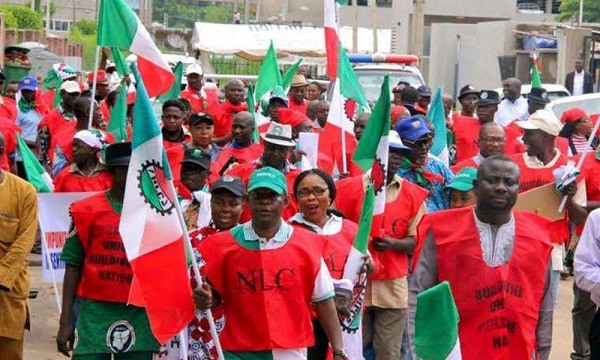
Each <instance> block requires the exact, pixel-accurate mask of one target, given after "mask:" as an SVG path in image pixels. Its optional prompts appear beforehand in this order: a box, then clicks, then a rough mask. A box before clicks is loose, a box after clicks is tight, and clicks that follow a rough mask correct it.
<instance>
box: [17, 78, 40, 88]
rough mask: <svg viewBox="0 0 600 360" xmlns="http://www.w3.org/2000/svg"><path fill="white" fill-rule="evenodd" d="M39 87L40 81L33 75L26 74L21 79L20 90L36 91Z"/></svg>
mask: <svg viewBox="0 0 600 360" xmlns="http://www.w3.org/2000/svg"><path fill="white" fill-rule="evenodd" d="M37 87H38V81H37V79H36V78H34V77H33V76H25V77H23V78H21V80H19V90H30V91H35V90H37Z"/></svg>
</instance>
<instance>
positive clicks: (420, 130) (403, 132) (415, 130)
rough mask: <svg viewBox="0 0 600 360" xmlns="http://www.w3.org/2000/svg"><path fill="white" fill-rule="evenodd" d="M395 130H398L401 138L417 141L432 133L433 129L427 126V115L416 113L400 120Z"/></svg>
mask: <svg viewBox="0 0 600 360" xmlns="http://www.w3.org/2000/svg"><path fill="white" fill-rule="evenodd" d="M394 130H396V131H397V132H398V135H400V138H402V139H406V140H408V141H415V140H418V139H420V138H422V137H423V136H426V135H431V130H429V128H428V127H427V123H426V122H425V117H424V116H422V115H415V116H411V117H408V118H406V119H402V120H400V121H398V122H397V123H396V126H395V127H394Z"/></svg>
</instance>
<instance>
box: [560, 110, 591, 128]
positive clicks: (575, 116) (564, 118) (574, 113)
mask: <svg viewBox="0 0 600 360" xmlns="http://www.w3.org/2000/svg"><path fill="white" fill-rule="evenodd" d="M585 116H587V114H586V113H585V111H583V110H582V109H580V108H577V107H574V108H570V109H569V110H567V111H565V112H563V113H562V115H561V116H560V122H562V123H563V124H566V123H568V122H572V121H578V120H581V119H582V118H583V117H585Z"/></svg>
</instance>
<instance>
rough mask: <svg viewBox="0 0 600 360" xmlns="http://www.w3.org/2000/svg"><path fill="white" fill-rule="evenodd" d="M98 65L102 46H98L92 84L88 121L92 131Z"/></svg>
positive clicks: (89, 128)
mask: <svg viewBox="0 0 600 360" xmlns="http://www.w3.org/2000/svg"><path fill="white" fill-rule="evenodd" d="M98 65H100V46H97V45H96V55H95V57H94V81H93V83H92V96H91V98H90V117H89V120H88V130H92V120H93V119H94V111H93V109H94V101H95V99H94V98H95V97H96V82H97V81H98Z"/></svg>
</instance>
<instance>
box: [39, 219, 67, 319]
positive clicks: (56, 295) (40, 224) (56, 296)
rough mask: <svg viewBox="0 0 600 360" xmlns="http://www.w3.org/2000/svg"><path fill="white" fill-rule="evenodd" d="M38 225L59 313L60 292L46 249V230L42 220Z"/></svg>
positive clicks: (60, 310) (60, 309)
mask: <svg viewBox="0 0 600 360" xmlns="http://www.w3.org/2000/svg"><path fill="white" fill-rule="evenodd" d="M38 227H39V229H40V234H41V236H42V239H41V240H42V253H44V254H45V255H46V262H47V263H48V268H49V269H50V278H52V286H53V287H54V297H55V298H56V306H58V313H59V314H61V313H62V306H61V305H60V294H59V293H58V285H57V283H56V275H55V274H54V266H52V261H51V259H50V252H49V251H48V243H47V241H48V240H47V239H46V232H45V231H44V226H43V225H42V222H41V221H40V220H39V219H38Z"/></svg>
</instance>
